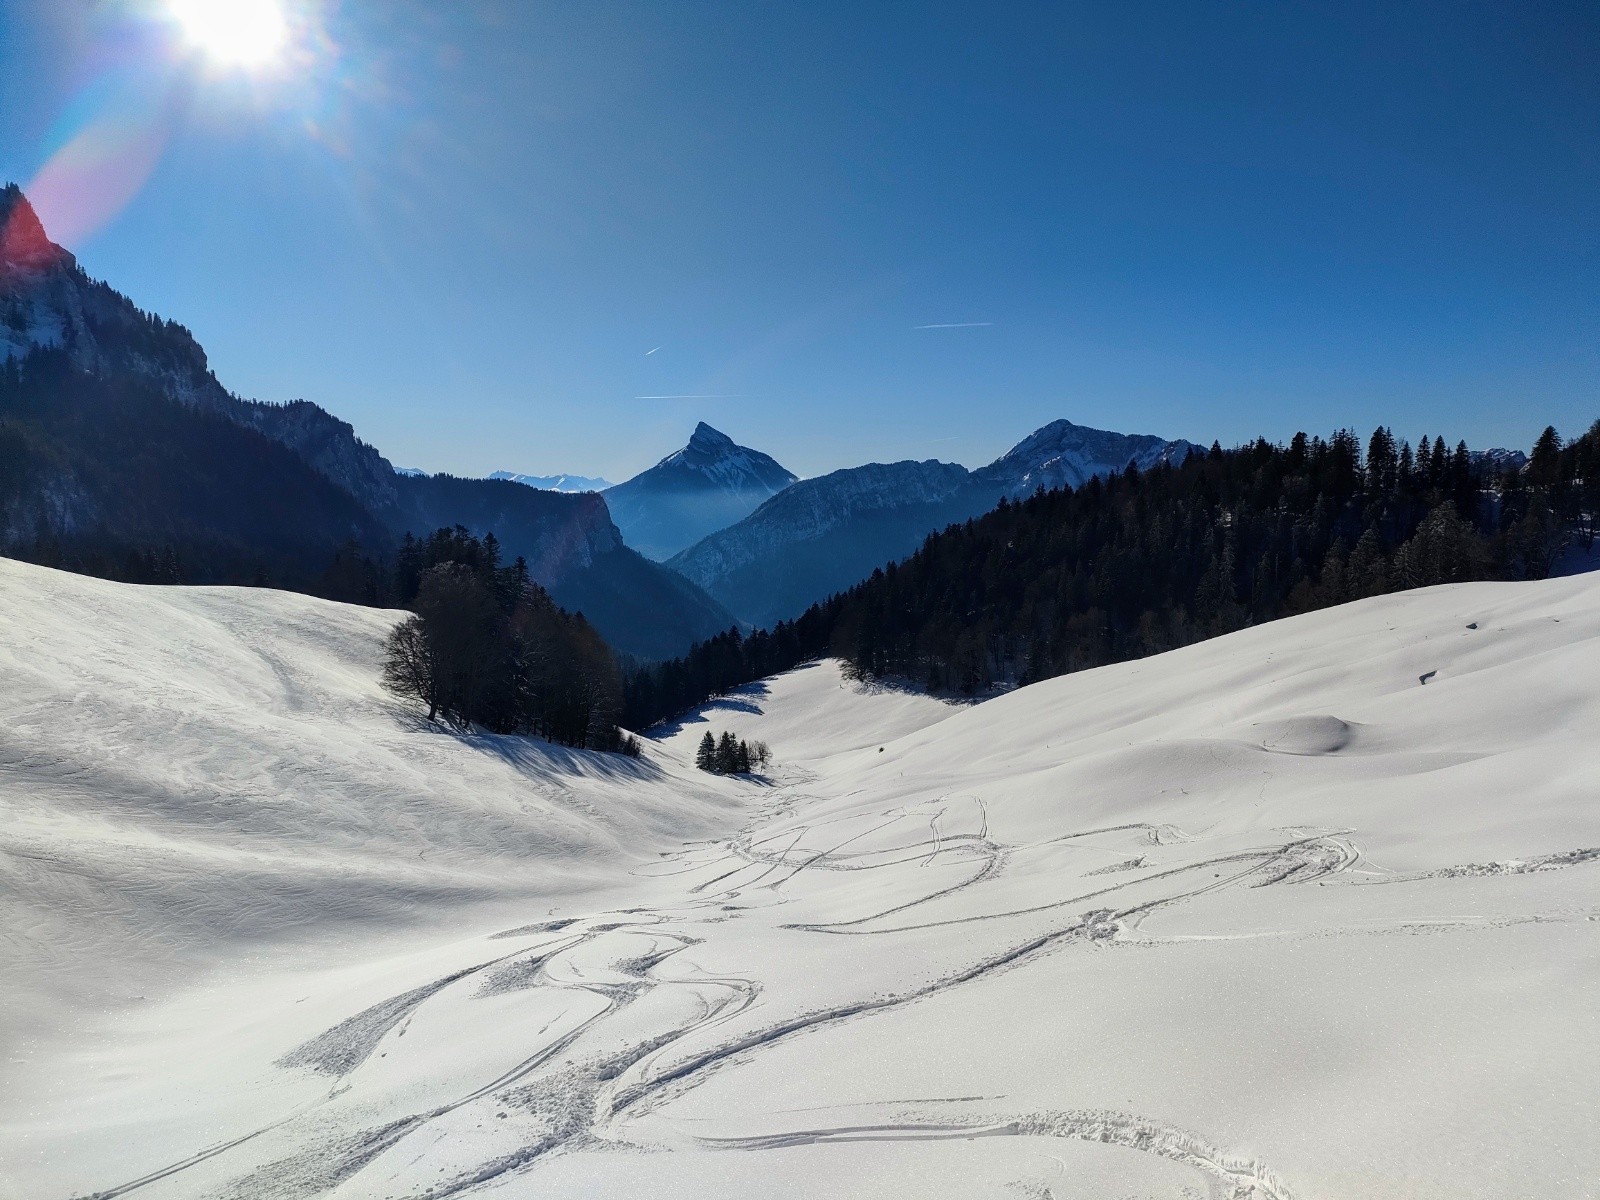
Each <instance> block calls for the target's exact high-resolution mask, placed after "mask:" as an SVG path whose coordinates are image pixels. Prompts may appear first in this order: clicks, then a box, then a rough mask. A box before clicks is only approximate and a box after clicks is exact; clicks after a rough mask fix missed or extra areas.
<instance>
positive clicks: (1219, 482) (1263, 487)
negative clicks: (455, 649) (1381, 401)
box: [625, 422, 1600, 728]
mask: <svg viewBox="0 0 1600 1200" xmlns="http://www.w3.org/2000/svg"><path fill="white" fill-rule="evenodd" d="M1597 515H1600V422H1597V423H1596V425H1595V426H1594V427H1593V428H1591V429H1590V430H1589V431H1588V432H1587V433H1585V434H1584V435H1583V436H1582V437H1579V438H1576V439H1574V440H1573V441H1572V442H1571V443H1570V444H1564V443H1563V442H1562V440H1561V438H1560V437H1559V436H1558V435H1557V433H1556V431H1555V430H1554V429H1547V430H1546V431H1545V433H1544V434H1543V435H1542V436H1541V437H1540V439H1539V441H1538V444H1537V445H1536V446H1535V447H1534V450H1533V453H1532V456H1531V459H1530V461H1529V463H1528V466H1527V467H1526V469H1524V470H1507V471H1505V472H1503V473H1502V472H1497V471H1495V470H1494V469H1493V468H1492V467H1488V466H1485V465H1483V464H1478V463H1475V462H1474V461H1473V460H1472V457H1471V456H1470V455H1469V453H1468V451H1467V448H1466V446H1465V445H1464V444H1462V443H1459V442H1458V443H1457V444H1456V445H1455V447H1454V448H1453V449H1451V448H1450V447H1448V446H1447V445H1446V443H1445V441H1444V439H1443V438H1440V437H1434V438H1424V439H1421V440H1420V441H1419V442H1418V444H1417V446H1415V447H1413V446H1412V445H1411V444H1410V443H1408V442H1405V441H1401V440H1398V439H1396V438H1395V436H1394V435H1393V433H1392V432H1391V431H1390V430H1388V429H1387V428H1380V429H1378V430H1376V431H1374V433H1373V434H1372V436H1371V438H1370V439H1368V441H1367V444H1366V446H1365V448H1363V446H1362V444H1361V442H1360V440H1359V439H1358V438H1357V437H1356V436H1355V435H1354V434H1353V433H1351V432H1349V431H1347V430H1341V431H1339V432H1336V433H1334V434H1333V435H1332V436H1331V437H1329V438H1326V439H1324V438H1322V437H1309V436H1307V435H1306V434H1304V433H1301V434H1297V435H1296V436H1295V437H1294V439H1293V440H1292V441H1290V443H1289V444H1288V445H1286V446H1284V445H1274V444H1272V443H1269V442H1267V441H1265V440H1260V441H1257V442H1255V443H1253V444H1250V445H1247V446H1243V447H1240V448H1237V449H1233V450H1224V449H1222V448H1221V447H1220V446H1215V445H1213V447H1212V449H1211V451H1210V452H1209V453H1207V454H1197V455H1193V456H1191V457H1190V458H1189V459H1188V460H1187V461H1186V462H1185V463H1184V464H1183V465H1181V466H1179V467H1172V466H1167V465H1163V466H1160V467H1157V468H1155V469H1153V470H1151V471H1149V472H1147V473H1144V474H1141V473H1139V472H1137V471H1135V470H1133V469H1132V468H1130V469H1129V470H1128V471H1126V472H1124V473H1123V474H1122V475H1120V476H1116V477H1113V478H1111V479H1109V480H1105V481H1101V480H1091V481H1090V482H1089V483H1088V484H1087V485H1085V486H1084V487H1082V488H1079V489H1077V490H1075V491H1074V490H1070V489H1061V490H1056V491H1049V492H1040V493H1038V494H1036V495H1034V496H1032V497H1030V498H1028V499H1025V500H1022V501H1019V502H1015V503H1003V504H1001V505H1000V506H999V507H998V508H997V509H995V510H994V511H993V512H990V513H988V514H986V515H985V516H982V517H979V518H975V519H973V520H970V521H967V522H965V523H964V524H961V525H954V526H951V527H950V528H948V529H946V530H944V531H942V532H940V533H936V534H933V535H932V536H930V537H929V538H928V539H927V541H926V542H925V543H924V544H923V546H922V548H921V549H920V550H918V551H917V552H916V553H915V554H913V555H912V556H911V557H910V558H908V559H906V560H905V561H903V562H901V563H898V564H890V565H887V566H885V567H883V568H880V569H879V570H877V571H875V572H874V573H873V574H872V577H871V578H870V579H867V580H865V581H863V582H862V583H860V584H858V585H857V586H855V587H853V588H851V589H850V590H849V591H847V592H845V593H843V594H841V595H838V596H834V597H832V598H831V599H829V600H828V601H826V602H824V603H821V604H818V605H814V606H813V607H812V608H811V609H809V610H808V611H807V612H806V613H805V614H803V615H802V616H801V617H799V618H798V619H796V620H794V621H791V622H783V623H780V624H779V625H777V626H776V627H774V628H773V629H772V630H770V631H761V632H757V633H755V634H752V635H749V636H744V635H742V634H740V633H739V632H738V631H737V630H730V631H728V632H727V633H725V634H722V635H720V636H719V637H717V638H714V639H712V640H710V641H709V642H705V643H702V644H700V645H698V646H696V647H695V648H694V649H693V650H692V651H691V652H690V653H689V654H688V655H687V656H685V657H684V658H681V659H678V660H675V661H673V662H669V663H661V664H652V665H635V666H634V667H633V668H632V669H631V670H630V672H629V675H628V679H627V709H626V715H625V722H626V723H627V724H628V725H629V726H630V727H631V728H644V727H647V726H648V725H650V724H652V723H653V722H655V721H658V720H661V719H664V718H666V717H670V716H672V715H675V714H676V713H678V712H681V711H683V710H685V709H687V708H689V707H692V706H694V705H695V704H698V703H700V702H702V701H704V700H705V699H706V698H708V697H710V696H713V695H716V694H719V693H721V692H724V691H726V690H728V689H730V688H732V687H736V686H738V685H739V684H742V683H747V682H750V681H752V680H755V679H759V678H761V677H763V676H765V675H768V674H771V673H773V672H775V671H781V670H787V669H788V668H790V667H793V666H795V665H797V664H799V663H800V662H803V661H805V660H807V659H809V658H814V657H818V656H821V655H835V656H838V657H840V658H843V659H845V660H846V662H847V663H849V664H850V666H851V667H852V668H853V669H854V670H855V671H857V672H859V673H860V674H862V675H866V676H874V677H880V678H887V679H900V680H904V681H906V682H907V683H910V684H912V685H914V686H918V687H926V688H929V689H930V690H933V691H936V692H946V693H958V694H964V695H973V694H978V693H981V692H985V691H988V690H991V689H994V688H997V687H1005V686H1010V685H1015V684H1023V683H1030V682H1034V681H1036V680H1040V679H1046V678H1050V677H1052V676H1055V675H1060V674H1063V673H1066V672H1069V671H1077V670H1083V669H1085V668H1088V667H1095V666H1100V665H1103V664H1105V663H1111V662H1119V661H1123V660H1126V659H1130V658H1138V657H1141V656H1143V655H1148V654H1155V653H1159V652H1161V651H1164V650H1170V649H1174V648H1176V647H1178V646H1184V645H1188V644H1190V643H1192V642H1196V641H1199V640H1201V639H1203V638H1208V637H1213V636H1216V635H1218V634H1222V633H1228V632H1230V631H1232V630H1235V629H1240V628H1243V627H1244V626H1246V625H1251V624H1257V623H1259V622H1262V621H1268V620H1272V619H1274V618H1276V617H1281V616H1287V615H1290V614H1292V613H1298V612H1308V611H1311V610H1313V609H1318V608H1325V607H1328V606H1330V605H1334V604H1341V603H1343V602H1345V601H1347V600H1354V599H1359V598H1361V597H1364V596H1372V595H1378V594H1380V593H1383V592H1389V591H1397V590H1401V589H1405V588H1413V587H1424V586H1427V585H1429V584H1436V583H1449V582H1456V581H1462V580H1471V579H1537V578H1542V577H1543V576H1545V575H1547V574H1549V572H1550V571H1551V570H1552V568H1553V567H1554V566H1555V564H1556V562H1557V560H1558V559H1559V558H1560V556H1561V555H1562V554H1563V553H1564V551H1565V550H1566V548H1567V547H1568V546H1569V545H1570V544H1571V542H1572V541H1574V540H1576V541H1578V542H1581V543H1582V544H1584V545H1585V546H1592V544H1593V540H1594V537H1595V533H1596V519H1597Z"/></svg>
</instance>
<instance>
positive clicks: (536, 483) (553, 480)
mask: <svg viewBox="0 0 1600 1200" xmlns="http://www.w3.org/2000/svg"><path fill="white" fill-rule="evenodd" d="M489 478H490V479H509V480H510V481H511V482H512V483H520V484H523V485H525V486H527V487H531V488H538V489H539V490H540V491H542V492H603V491H605V490H606V489H607V488H608V487H615V486H616V485H615V484H613V483H612V482H611V481H610V480H609V479H601V478H600V477H599V476H598V475H596V476H589V475H518V474H516V473H515V472H514V471H491V472H490V474H489Z"/></svg>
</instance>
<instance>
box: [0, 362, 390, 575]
mask: <svg viewBox="0 0 1600 1200" xmlns="http://www.w3.org/2000/svg"><path fill="white" fill-rule="evenodd" d="M352 539H355V540H357V541H359V542H360V543H361V544H363V545H366V546H368V547H372V548H374V549H378V548H382V547H386V546H388V545H389V544H390V535H389V533H388V532H387V530H385V529H384V528H383V527H382V526H381V524H380V523H379V522H378V521H377V520H376V519H375V518H374V517H372V516H371V515H370V514H369V513H367V512H366V511H365V510H364V509H363V508H362V507H361V506H360V505H359V504H358V503H357V502H356V500H355V499H354V498H352V497H351V496H350V495H349V494H348V493H346V492H344V491H343V490H341V489H340V488H339V487H337V486H336V485H335V484H333V483H332V482H330V481H329V480H328V479H326V478H324V477H323V476H322V475H320V474H318V473H317V472H316V471H315V470H313V469H312V468H311V467H310V466H309V465H308V464H307V463H306V462H305V460H304V459H302V458H301V457H300V456H299V455H298V454H296V453H295V452H294V451H293V450H291V449H289V448H288V447H286V446H284V445H282V444H280V443H278V442H275V441H273V440H272V439H271V438H268V437H266V436H265V435H263V434H261V433H259V432H257V431H255V430H252V429H246V428H244V427H242V426H240V425H238V424H236V423H235V422H233V421H230V420H228V419H227V418H226V417H224V416H221V415H219V414H216V413H210V412H205V411H201V410H198V409H194V408H190V407H188V406H186V405H183V404H180V403H178V402H177V401H175V400H172V399H170V398H169V397H167V396H166V395H165V394H163V392H162V391H161V390H160V388H159V387H158V386H157V385H156V384H154V383H151V382H148V381H146V380H143V379H141V378H139V377H137V376H132V375H129V374H120V375H115V376H97V375H91V374H88V373H87V372H84V371H81V370H78V369H77V368H75V367H73V366H72V363H71V358H70V353H69V351H68V350H67V349H65V348H54V349H51V348H46V349H39V350H35V351H33V352H32V353H31V354H29V355H27V356H26V357H25V358H22V359H10V360H7V361H4V362H0V553H4V554H7V555H9V556H11V557H14V558H20V559H24V560H26V561H30V562H37V563H41V564H43V565H46V566H52V567H60V568H63V569H66V570H71V571H77V572H79V573H81V574H86V575H95V576H99V577H101V578H106V579H117V580H123V581H126V582H132V583H157V582H160V583H180V582H181V583H237V584H253V583H255V584H259V583H267V582H271V583H273V584H275V585H277V586H282V587H289V588H293V589H295V590H301V591H309V590H315V584H316V581H317V579H318V577H319V575H320V574H321V573H322V572H323V571H324V569H325V568H326V566H327V564H328V562H329V560H330V559H331V558H332V557H333V555H334V553H335V551H336V550H337V548H338V547H339V546H340V545H341V544H343V543H345V542H348V541H350V540H352Z"/></svg>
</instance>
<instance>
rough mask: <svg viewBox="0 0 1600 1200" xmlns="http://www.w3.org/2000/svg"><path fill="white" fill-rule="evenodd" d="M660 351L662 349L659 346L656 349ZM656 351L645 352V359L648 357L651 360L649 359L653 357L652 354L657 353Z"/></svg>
mask: <svg viewBox="0 0 1600 1200" xmlns="http://www.w3.org/2000/svg"><path fill="white" fill-rule="evenodd" d="M659 349H661V347H660V346H657V347H656V350H659ZM656 350H646V351H645V352H644V356H645V357H646V358H649V357H650V356H651V355H652V354H654V353H655V352H656Z"/></svg>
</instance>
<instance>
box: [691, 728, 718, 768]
mask: <svg viewBox="0 0 1600 1200" xmlns="http://www.w3.org/2000/svg"><path fill="white" fill-rule="evenodd" d="M694 765H695V766H697V767H699V768H700V769H701V770H702V771H715V770H716V769H717V741H716V739H715V738H713V737H712V736H711V731H710V730H709V729H708V730H706V735H705V737H703V738H701V739H700V748H699V749H698V750H696V751H695V752H694Z"/></svg>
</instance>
